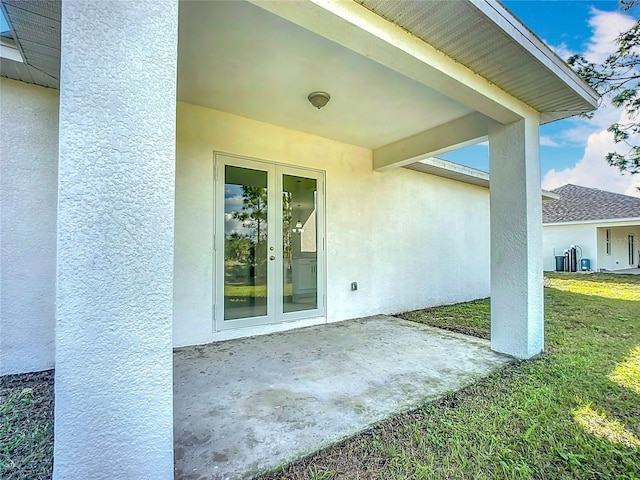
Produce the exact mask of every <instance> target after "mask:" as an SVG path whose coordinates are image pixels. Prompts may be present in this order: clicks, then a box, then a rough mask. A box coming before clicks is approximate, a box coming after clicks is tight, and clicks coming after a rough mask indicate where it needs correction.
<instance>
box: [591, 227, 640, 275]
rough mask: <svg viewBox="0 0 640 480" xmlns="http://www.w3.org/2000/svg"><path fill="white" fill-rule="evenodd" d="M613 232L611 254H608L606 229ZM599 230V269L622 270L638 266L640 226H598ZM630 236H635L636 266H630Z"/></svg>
mask: <svg viewBox="0 0 640 480" xmlns="http://www.w3.org/2000/svg"><path fill="white" fill-rule="evenodd" d="M607 228H608V229H609V230H611V253H610V254H609V255H607V252H606V242H605V236H606V233H605V231H606V229H607ZM597 229H598V255H599V259H600V261H599V262H598V263H599V265H598V268H606V269H607V270H622V269H625V268H630V267H636V266H637V265H638V250H640V226H638V225H636V226H625V227H616V226H597ZM629 235H634V236H635V242H634V243H635V255H634V259H635V265H630V264H629Z"/></svg>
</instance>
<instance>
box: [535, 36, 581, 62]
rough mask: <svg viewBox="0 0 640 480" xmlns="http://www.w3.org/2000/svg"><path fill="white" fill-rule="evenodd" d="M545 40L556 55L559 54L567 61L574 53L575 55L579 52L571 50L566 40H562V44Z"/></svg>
mask: <svg viewBox="0 0 640 480" xmlns="http://www.w3.org/2000/svg"><path fill="white" fill-rule="evenodd" d="M543 42H544V43H546V44H547V46H548V47H549V48H550V49H551V50H553V51H554V52H555V54H556V55H558V56H559V57H560V58H561V59H562V60H565V61H566V60H567V59H568V58H569V57H571V56H572V55H575V54H576V53H578V52H574V51H573V50H570V49H569V47H567V44H566V43H564V42H562V43H561V44H560V45H551V44H550V43H549V42H547V41H546V40H543Z"/></svg>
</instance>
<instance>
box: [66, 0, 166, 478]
mask: <svg viewBox="0 0 640 480" xmlns="http://www.w3.org/2000/svg"><path fill="white" fill-rule="evenodd" d="M177 36H178V0H163V1H158V0H144V1H141V0H139V1H136V2H131V1H112V2H98V1H95V0H74V1H64V2H62V35H61V81H60V137H59V144H60V150H59V185H58V240H57V242H58V244H57V248H58V253H57V295H56V296H57V299H56V302H57V308H56V377H55V398H56V404H55V444H54V449H55V451H54V458H55V460H54V478H55V479H56V480H66V479H111V480H116V479H143V478H145V479H147V478H148V479H151V478H153V479H169V478H173V375H172V373H173V355H172V302H173V300H172V296H173V224H174V217H173V212H174V177H175V126H176V125H175V122H176V120H175V112H176V73H177V67H176V65H177V62H176V60H177Z"/></svg>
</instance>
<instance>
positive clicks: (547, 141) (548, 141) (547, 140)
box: [540, 135, 560, 147]
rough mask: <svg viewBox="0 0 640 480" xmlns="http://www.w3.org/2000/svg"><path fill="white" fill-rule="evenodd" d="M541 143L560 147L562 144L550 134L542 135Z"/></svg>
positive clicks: (544, 145)
mask: <svg viewBox="0 0 640 480" xmlns="http://www.w3.org/2000/svg"><path fill="white" fill-rule="evenodd" d="M540 145H542V146H543V147H559V146H560V144H559V143H558V142H556V141H555V140H553V139H552V138H551V137H550V136H549V135H542V136H540Z"/></svg>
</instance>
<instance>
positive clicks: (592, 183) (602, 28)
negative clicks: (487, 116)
mask: <svg viewBox="0 0 640 480" xmlns="http://www.w3.org/2000/svg"><path fill="white" fill-rule="evenodd" d="M634 24H635V20H634V19H633V18H632V17H631V16H629V15H625V14H624V13H620V12H604V11H601V10H598V9H596V8H592V9H591V17H590V19H589V26H590V27H591V29H592V32H593V33H592V36H591V39H590V41H589V43H588V46H587V50H586V52H585V54H584V55H585V57H586V58H587V60H589V61H590V62H594V63H601V62H602V61H603V60H604V59H606V58H607V56H608V55H610V54H611V53H613V52H614V51H615V48H616V45H615V39H616V37H617V36H618V35H619V34H620V33H621V32H623V31H626V30H628V29H630V28H631V27H632V26H633V25H634ZM625 120H628V119H627V118H626V117H625V113H624V111H623V110H621V109H617V108H614V107H613V106H612V105H611V104H610V101H609V99H608V98H604V99H603V101H602V105H601V106H600V108H599V109H598V110H597V111H596V112H595V113H594V115H593V118H591V119H589V120H586V119H583V118H574V119H572V120H570V121H569V123H570V124H571V125H572V126H571V127H570V128H567V129H565V130H563V131H561V132H560V133H559V134H556V135H554V136H553V137H551V138H544V137H541V139H540V144H541V145H544V144H545V143H544V142H550V143H555V144H558V145H576V144H578V145H580V144H582V145H584V144H586V147H585V150H584V154H583V156H582V158H581V159H580V161H579V162H578V163H577V164H576V165H575V166H574V167H572V168H566V169H564V170H560V171H557V170H555V169H552V170H550V171H549V172H547V174H546V175H545V176H544V178H543V179H542V185H543V188H545V189H548V190H551V189H554V188H557V187H560V186H562V185H565V184H567V183H573V184H576V185H582V186H585V187H593V188H599V189H601V190H608V191H611V192H616V193H623V194H626V195H633V196H638V197H640V192H638V190H637V187H640V175H629V174H625V175H623V174H622V173H621V172H620V171H619V170H618V169H617V168H615V167H611V166H610V165H609V164H608V163H607V161H606V160H605V156H606V154H607V153H608V152H613V151H620V152H622V151H623V147H624V145H623V144H616V143H615V142H614V141H613V135H612V134H611V133H609V132H607V128H608V127H609V126H610V125H611V124H613V123H616V122H624V121H625ZM543 138H544V139H543ZM638 140H640V139H639V138H634V139H631V143H632V144H634V145H636V144H637V143H638Z"/></svg>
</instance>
